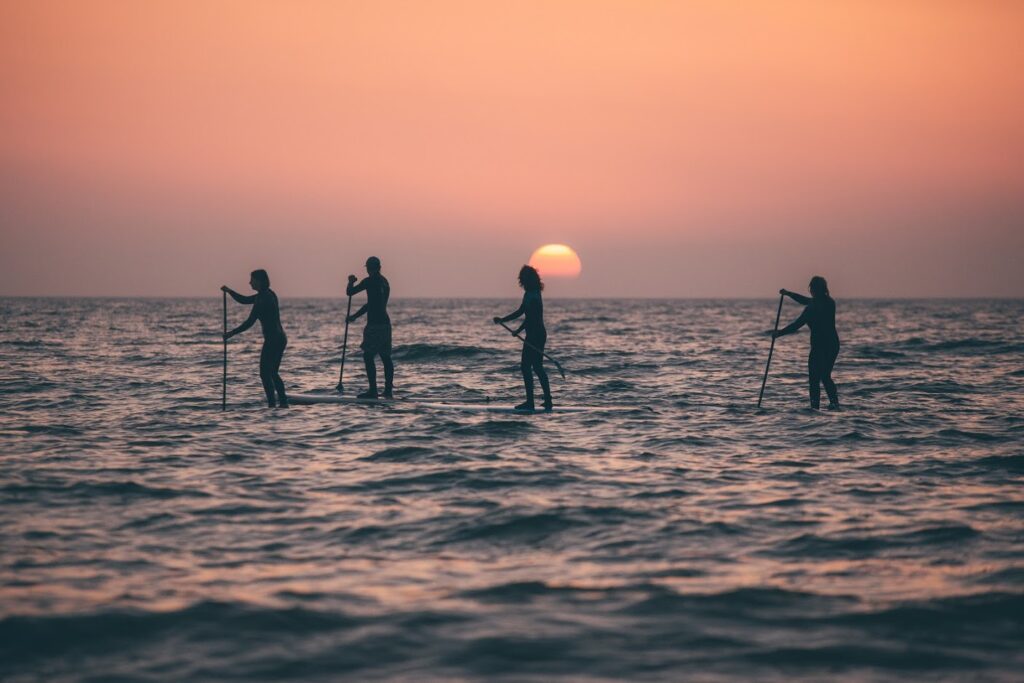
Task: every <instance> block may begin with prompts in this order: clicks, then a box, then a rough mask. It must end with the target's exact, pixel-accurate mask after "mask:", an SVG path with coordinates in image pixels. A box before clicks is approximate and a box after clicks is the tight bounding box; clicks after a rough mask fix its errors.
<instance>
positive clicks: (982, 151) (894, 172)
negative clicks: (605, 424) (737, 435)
mask: <svg viewBox="0 0 1024 683" xmlns="http://www.w3.org/2000/svg"><path fill="white" fill-rule="evenodd" d="M1022 27H1024V2H1009V1H1003V0H991V1H990V0H973V1H968V0H964V1H956V0H948V1H942V0H935V1H931V0H929V1H921V2H913V1H909V0H907V1H903V0H893V1H891V2H873V1H870V0H869V1H863V0H857V1H851V2H842V1H836V2H820V1H819V0H814V1H808V2H768V1H765V2H754V1H751V2H728V1H714V0H709V1H708V2H682V1H680V2H657V1H654V0H572V1H570V0H563V1H559V0H547V1H542V2H535V3H534V2H486V1H483V2H481V1H479V0H476V1H471V0H467V1H466V2H446V1H445V2H440V1H438V2H432V1H429V0H423V1H419V2H416V1H410V2H379V1H368V2H358V3H356V2H341V1H338V2H313V1H308V0H296V1H294V2H284V1H281V2H256V1H253V0H246V1H242V2H222V1H216V0H215V1H208V2H181V1H176V2H156V1H153V2H134V1H128V0H126V1H125V2H90V1H88V0H79V1H75V2H46V1H39V2H3V4H2V5H0V101H2V106H0V241H2V249H0V295H35V294H41V295H50V294H76V295H124V296H130V295H209V296H218V295H219V292H218V291H217V288H218V287H219V286H220V285H221V284H222V283H227V284H230V285H232V286H234V287H235V288H237V289H243V288H244V286H245V283H246V282H247V280H248V272H249V271H250V270H251V269H253V268H257V267H262V268H266V269H267V270H269V271H270V274H271V277H272V279H273V281H274V282H273V284H274V288H275V290H276V291H277V292H278V293H279V294H280V295H281V296H303V295H335V296H340V295H341V292H342V289H343V286H344V281H345V276H346V275H347V274H348V273H350V272H355V273H361V272H362V271H361V270H359V268H360V266H361V264H362V263H363V261H364V260H365V258H366V257H367V256H369V255H371V254H374V255H377V256H379V257H381V259H382V260H383V263H384V272H385V274H386V275H388V277H389V279H390V280H391V282H392V287H393V291H394V296H396V297H403V296H481V295H506V296H515V275H516V272H517V271H518V268H519V266H520V265H522V264H523V263H525V262H526V261H527V259H529V257H530V254H531V253H532V252H533V251H534V250H535V249H536V248H537V247H539V246H541V245H543V244H546V243H563V244H567V245H570V246H571V247H573V248H574V249H575V250H576V251H577V252H578V253H579V256H580V258H581V260H582V263H583V272H582V275H581V276H580V277H579V278H578V279H575V280H556V281H553V282H552V283H551V284H550V287H549V292H550V295H552V296H559V295H565V296H695V297H703V296H765V297H769V296H773V295H774V293H775V291H777V290H778V288H779V287H788V288H791V289H803V288H804V287H805V285H806V282H807V280H808V279H809V277H810V276H811V275H814V274H822V275H825V276H826V277H827V278H828V279H829V281H830V284H831V286H832V290H833V293H834V294H835V295H836V296H838V297H844V296H846V297H852V296H947V295H967V296H986V295H999V296H1024V267H1022V265H1021V264H1022V263H1024V28H1022Z"/></svg>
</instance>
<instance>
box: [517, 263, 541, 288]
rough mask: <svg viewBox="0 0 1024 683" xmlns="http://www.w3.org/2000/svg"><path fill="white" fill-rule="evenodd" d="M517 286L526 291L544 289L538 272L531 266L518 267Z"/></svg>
mask: <svg viewBox="0 0 1024 683" xmlns="http://www.w3.org/2000/svg"><path fill="white" fill-rule="evenodd" d="M519 286H520V287H522V288H523V289H524V290H526V291H527V292H529V291H537V292H539V291H541V290H543V289H544V283H543V282H541V281H540V273H538V272H537V269H536V268H534V267H533V266H523V267H522V268H520V269H519Z"/></svg>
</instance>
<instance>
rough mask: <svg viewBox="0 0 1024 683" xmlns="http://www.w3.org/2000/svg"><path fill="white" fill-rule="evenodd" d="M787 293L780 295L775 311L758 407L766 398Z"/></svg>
mask: <svg viewBox="0 0 1024 683" xmlns="http://www.w3.org/2000/svg"><path fill="white" fill-rule="evenodd" d="M785 298H786V295H785V294H780V295H779V310H778V311H777V312H776V313H775V327H773V328H772V345H771V347H770V348H769V349H768V362H767V363H765V366H764V379H762V380H761V393H760V394H759V395H758V397H757V407H758V408H760V407H761V399H763V398H764V385H765V384H767V383H768V368H770V367H771V366H772V354H773V353H774V352H775V333H776V332H778V331H779V318H781V317H782V301H783V300H784V299H785Z"/></svg>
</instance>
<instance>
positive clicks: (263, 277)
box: [249, 268, 270, 292]
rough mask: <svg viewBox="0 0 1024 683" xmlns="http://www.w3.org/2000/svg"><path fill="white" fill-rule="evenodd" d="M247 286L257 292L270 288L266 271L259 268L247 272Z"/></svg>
mask: <svg viewBox="0 0 1024 683" xmlns="http://www.w3.org/2000/svg"><path fill="white" fill-rule="evenodd" d="M249 286H250V287H252V288H253V289H255V290H256V291H257V292H261V291H263V290H264V289H270V276H269V275H267V271H265V270H263V269H262V268H260V269H259V270H254V271H252V272H251V273H249Z"/></svg>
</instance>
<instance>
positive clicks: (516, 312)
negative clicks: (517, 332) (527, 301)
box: [494, 306, 526, 324]
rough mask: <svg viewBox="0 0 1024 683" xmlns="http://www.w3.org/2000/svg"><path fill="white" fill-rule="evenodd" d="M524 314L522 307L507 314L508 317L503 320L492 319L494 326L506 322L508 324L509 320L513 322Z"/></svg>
mask: <svg viewBox="0 0 1024 683" xmlns="http://www.w3.org/2000/svg"><path fill="white" fill-rule="evenodd" d="M524 313H526V309H525V307H524V306H520V307H519V308H517V309H516V310H514V311H513V312H511V313H509V314H508V315H506V316H505V317H504V318H497V317H496V318H495V319H494V323H495V324H498V323H507V322H508V321H510V320H515V319H516V318H518V317H519V316H521V315H523V314H524Z"/></svg>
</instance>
